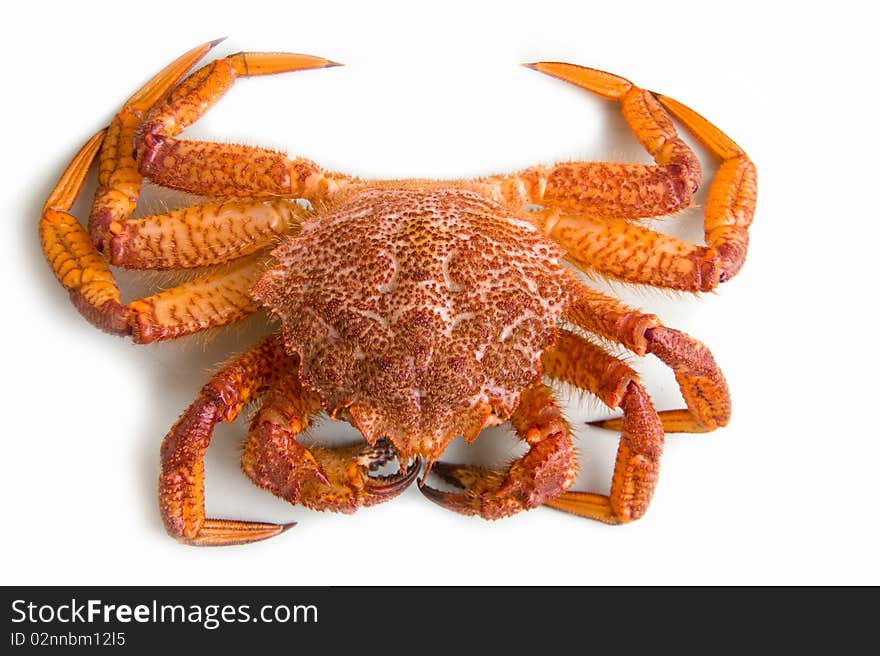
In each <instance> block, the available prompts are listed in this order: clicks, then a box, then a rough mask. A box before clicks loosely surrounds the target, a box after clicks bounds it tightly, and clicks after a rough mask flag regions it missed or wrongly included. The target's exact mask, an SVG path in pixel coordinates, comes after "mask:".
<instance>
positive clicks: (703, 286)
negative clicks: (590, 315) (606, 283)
mask: <svg viewBox="0 0 880 656" xmlns="http://www.w3.org/2000/svg"><path fill="white" fill-rule="evenodd" d="M527 218H529V220H531V221H533V222H534V223H535V224H536V225H537V226H538V227H539V228H540V229H541V230H542V231H543V232H544V233H545V234H546V235H548V236H549V237H550V238H551V239H553V240H554V241H555V242H557V243H558V244H559V245H561V246H562V247H563V248H564V249H565V251H566V255H567V258H568V259H569V260H570V261H571V262H572V263H574V264H575V265H577V266H578V267H579V268H580V269H581V270H583V271H584V272H586V273H587V274H590V273H599V274H601V275H603V276H607V277H609V278H614V279H616V280H621V281H623V282H630V283H639V284H645V285H653V286H655V287H664V288H666V289H678V290H681V291H690V292H698V291H709V290H711V289H714V288H715V287H716V286H717V284H718V261H717V260H718V258H717V255H716V254H715V253H714V252H713V251H712V250H711V249H708V248H706V247H705V246H695V245H694V244H689V243H687V242H685V241H682V240H681V239H676V238H675V237H670V236H668V235H664V234H661V233H659V232H655V231H654V230H651V229H649V228H645V227H643V226H640V225H637V224H635V223H632V222H630V221H627V220H625V219H616V218H605V217H602V218H599V217H594V216H591V215H590V214H585V213H579V214H570V213H562V212H560V211H559V210H544V211H541V212H530V213H528V215H527Z"/></svg>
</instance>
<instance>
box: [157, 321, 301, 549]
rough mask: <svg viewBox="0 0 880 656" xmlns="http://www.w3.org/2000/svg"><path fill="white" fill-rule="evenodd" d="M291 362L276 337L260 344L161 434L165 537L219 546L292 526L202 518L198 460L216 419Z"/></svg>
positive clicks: (231, 414)
mask: <svg viewBox="0 0 880 656" xmlns="http://www.w3.org/2000/svg"><path fill="white" fill-rule="evenodd" d="M293 362H294V360H293V359H292V358H290V357H289V356H288V355H287V354H286V353H285V352H284V345H283V343H282V341H281V339H280V338H278V337H272V338H269V339H267V340H265V341H263V342H261V343H260V344H258V345H257V346H255V347H254V348H252V349H251V350H250V351H247V352H246V353H244V354H243V355H241V356H239V357H237V358H236V359H234V360H233V361H232V362H230V363H229V364H228V365H227V366H226V367H225V368H224V369H223V370H222V371H220V372H219V373H217V374H216V375H215V376H214V377H213V378H212V379H211V381H210V382H209V383H208V384H207V385H205V387H204V388H202V391H201V393H200V394H199V397H198V399H196V401H195V402H194V403H193V404H192V405H191V406H190V407H189V408H187V410H186V411H185V412H184V413H183V415H181V417H180V419H178V420H177V423H175V424H174V426H173V427H172V428H171V430H170V432H169V433H168V435H166V436H165V439H164V440H163V442H162V451H161V453H162V473H161V474H160V476H159V508H160V510H161V513H162V520H163V521H164V523H165V528H166V530H167V531H168V533H169V534H170V535H171V536H173V537H175V538H177V539H178V540H180V541H182V542H186V543H188V544H194V545H201V546H219V545H229V544H243V543H247V542H254V541H256V540H263V539H265V538H268V537H272V536H273V535H278V534H279V533H281V532H282V531H285V530H287V529H288V528H290V527H291V526H293V524H286V525H283V524H267V523H261V522H241V521H233V520H225V519H207V518H206V517H205V487H204V478H205V471H204V462H203V458H204V455H205V451H206V450H207V448H208V445H209V444H210V442H211V434H212V432H213V430H214V426H215V425H216V424H217V422H219V421H233V420H234V419H235V417H236V416H237V415H238V413H239V412H240V410H241V409H242V408H243V407H244V406H245V405H246V404H247V403H249V402H250V401H252V400H254V399H255V398H257V397H258V396H260V395H261V394H263V393H264V392H265V391H266V389H267V388H268V387H270V386H271V385H273V384H274V383H275V381H276V380H277V379H278V378H279V376H280V375H282V374H283V373H286V372H288V371H289V369H290V367H291V365H292V363H293Z"/></svg>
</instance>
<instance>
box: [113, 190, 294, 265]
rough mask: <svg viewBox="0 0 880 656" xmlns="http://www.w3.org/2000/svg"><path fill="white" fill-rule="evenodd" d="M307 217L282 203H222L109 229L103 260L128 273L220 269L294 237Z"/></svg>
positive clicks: (117, 225) (117, 224) (177, 211)
mask: <svg viewBox="0 0 880 656" xmlns="http://www.w3.org/2000/svg"><path fill="white" fill-rule="evenodd" d="M306 216H307V212H306V211H305V210H304V209H302V208H301V207H299V206H298V205H297V204H296V203H293V202H289V201H286V200H251V201H226V202H220V203H210V204H206V205H197V206H194V207H186V208H183V209H179V210H174V211H172V212H168V213H167V214H158V215H153V216H145V217H143V218H139V219H129V220H127V221H114V222H113V223H111V224H110V226H109V233H110V238H109V242H108V243H109V248H108V253H107V255H108V257H109V259H110V263H111V264H115V265H116V266H122V267H125V268H127V269H189V268H194V267H204V266H211V265H214V264H223V263H225V262H229V261H230V260H234V259H237V258H240V257H243V256H245V255H249V254H251V253H254V252H256V251H258V250H261V249H263V248H266V247H267V246H270V245H271V244H273V243H275V242H276V241H277V240H278V237H279V236H281V235H286V234H291V233H294V232H295V231H296V230H297V229H298V228H299V226H300V225H301V224H302V223H303V222H304V221H305V218H306Z"/></svg>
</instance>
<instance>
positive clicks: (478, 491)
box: [419, 462, 528, 519]
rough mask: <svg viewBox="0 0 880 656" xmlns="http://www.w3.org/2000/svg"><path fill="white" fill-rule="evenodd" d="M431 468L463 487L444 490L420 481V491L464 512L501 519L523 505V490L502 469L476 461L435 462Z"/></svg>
mask: <svg viewBox="0 0 880 656" xmlns="http://www.w3.org/2000/svg"><path fill="white" fill-rule="evenodd" d="M431 471H432V472H433V473H435V474H437V475H438V476H439V477H440V478H441V479H443V480H444V481H446V482H447V483H449V484H451V485H454V486H456V487H458V488H461V489H462V490H464V491H463V492H458V493H456V492H443V491H441V490H438V489H436V488H433V487H431V486H430V485H427V484H426V483H425V482H424V480H422V481H419V491H420V492H421V493H422V494H424V495H425V496H426V497H428V498H429V499H430V500H431V501H433V502H434V503H436V504H438V505H440V506H443V507H444V508H447V509H449V510H454V511H455V512H457V513H461V514H462V515H480V516H481V517H483V518H484V519H500V518H502V517H507V516H508V515H512V514H514V513H516V512H519V511H520V510H524V509H525V508H526V507H528V506H527V505H524V503H523V501H522V499H521V498H520V494H518V493H517V490H515V489H513V488H514V487H516V486H515V485H511V484H505V483H507V482H508V481H507V477H506V476H505V475H504V473H503V472H500V471H496V470H493V469H483V468H482V467H475V466H473V465H454V464H451V463H448V462H436V463H434V465H433V467H432V468H431Z"/></svg>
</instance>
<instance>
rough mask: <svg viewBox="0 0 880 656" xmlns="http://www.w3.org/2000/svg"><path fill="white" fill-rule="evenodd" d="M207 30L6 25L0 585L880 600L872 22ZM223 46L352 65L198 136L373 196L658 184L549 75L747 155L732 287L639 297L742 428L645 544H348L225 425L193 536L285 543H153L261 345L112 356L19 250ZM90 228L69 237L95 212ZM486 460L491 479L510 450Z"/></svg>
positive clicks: (438, 19) (197, 25) (531, 17)
mask: <svg viewBox="0 0 880 656" xmlns="http://www.w3.org/2000/svg"><path fill="white" fill-rule="evenodd" d="M192 4H194V3H182V2H161V1H158V0H151V1H150V2H147V3H119V2H113V3H89V4H85V3H66V4H62V3H58V5H54V4H45V3H36V2H31V3H24V4H22V5H21V6H20V7H19V8H18V9H17V12H18V13H8V14H7V15H6V16H5V17H4V20H3V25H2V27H0V30H2V32H3V34H2V43H3V49H4V53H5V56H4V62H5V67H4V75H3V89H4V90H3V101H2V103H0V111H2V116H3V121H2V126H3V128H2V137H0V139H2V153H0V167H2V176H0V180H2V185H0V203H2V206H0V207H2V211H0V216H2V230H3V235H2V239H0V243H2V247H3V249H4V253H3V257H2V258H0V266H2V267H3V276H2V280H3V283H4V289H5V293H4V300H5V303H4V308H3V313H4V321H3V322H2V324H0V325H2V331H3V334H2V338H0V342H2V344H3V356H4V357H3V362H4V365H5V366H4V369H3V378H2V385H3V395H2V399H3V411H4V414H5V419H4V430H3V434H2V441H3V442H2V443H3V450H2V453H3V461H4V465H3V475H2V477H0V481H2V491H0V499H2V504H3V512H2V521H3V539H2V544H3V549H2V552H3V556H2V558H0V582H2V583H4V584H11V583H21V584H48V583H65V584H81V583H94V584H99V583H105V584H138V583H139V584H164V583H168V584H200V583H210V584H225V583H233V584H247V583H254V584H321V585H323V584H385V583H396V584H429V583H439V584H447V583H461V584H470V583H472V584H508V583H511V584H514V583H529V584H532V583H536V584H537V583H546V584H640V583H648V584H660V583H662V584H723V583H732V584H746V583H766V584H802V583H804V584H805V583H820V584H824V583H850V584H859V583H871V584H875V585H876V584H878V583H880V575H878V574H880V568H878V565H877V558H876V554H877V548H878V540H877V537H878V528H877V523H878V509H877V503H878V494H877V484H876V481H875V476H876V471H877V465H878V455H880V450H878V437H880V430H878V427H877V421H878V410H877V407H878V402H877V399H876V380H875V378H874V370H875V369H876V355H875V353H876V347H875V342H876V338H877V333H876V325H877V324H876V320H875V318H874V317H875V314H876V307H877V298H876V291H875V283H874V278H875V275H874V274H875V271H876V265H875V263H874V262H875V261H876V258H877V254H876V245H877V243H878V229H877V223H878V219H880V216H878V212H877V208H878V203H877V200H876V198H877V191H876V190H877V185H878V183H877V174H876V166H875V165H874V162H875V161H876V160H875V151H876V147H877V143H876V132H875V131H876V102H875V97H876V90H875V80H876V70H875V68H874V65H876V62H877V61H878V57H877V49H876V47H875V46H874V45H873V44H874V42H875V37H874V36H873V35H870V34H868V32H867V30H868V25H869V21H868V19H867V16H866V15H864V12H866V11H867V9H857V8H856V5H855V3H852V6H851V5H850V3H846V2H838V3H833V4H832V5H828V4H827V3H824V4H823V5H822V7H830V9H822V10H821V11H820V10H818V9H814V8H812V7H811V6H810V3H802V4H800V5H798V7H797V9H792V10H791V11H789V10H787V9H777V8H776V5H774V4H771V3H767V2H761V3H751V2H736V3H733V2H731V3H726V4H725V3H715V4H712V3H705V2H693V3H686V2H663V3H658V2H651V3H647V2H646V3H640V2H626V3H595V4H596V5H597V6H595V7H594V6H592V5H593V4H594V3H589V2H570V3H562V2H549V1H547V0H544V1H542V2H534V3H519V2H503V3H478V2H466V3H457V2H449V1H446V2H443V3H437V4H436V5H434V4H431V5H425V6H424V7H419V6H418V3H380V2H375V1H373V2H367V3H359V4H354V3H350V6H349V3H343V2H338V1H337V2H332V3H331V2H327V3H311V4H309V3H298V2H278V3H264V2H257V1H255V0H250V1H248V2H211V3H209V4H208V3H205V5H206V6H205V7H204V8H202V9H197V8H194V7H193V6H192ZM612 5H614V6H618V7H621V8H620V9H614V8H611V6H612ZM861 6H862V7H867V5H864V4H862V5H861ZM224 35H226V36H228V37H229V38H228V40H227V41H226V42H224V43H223V44H222V45H221V46H220V47H219V48H217V50H216V51H215V53H216V54H217V55H224V54H231V53H233V52H237V51H239V50H247V49H250V50H291V51H296V52H307V53H311V54H317V55H321V56H324V57H327V58H330V59H333V60H337V61H341V62H344V63H346V64H347V66H346V67H345V68H336V69H331V70H326V71H317V72H304V73H297V74H294V75H288V76H281V77H276V78H264V79H256V80H244V81H241V82H240V83H239V84H238V85H237V86H236V88H235V89H234V90H233V91H232V92H231V93H230V94H229V95H228V96H227V98H225V99H224V100H223V101H222V102H221V103H220V105H219V106H218V107H217V108H216V109H215V110H213V111H212V112H211V113H210V114H209V116H208V117H206V118H205V119H204V120H203V121H202V122H201V123H199V124H198V125H197V126H196V127H195V128H194V129H192V130H191V131H190V134H193V135H197V136H199V137H200V138H212V139H217V140H229V141H238V142H244V143H252V144H264V145H269V146H273V147H277V148H280V149H284V150H286V151H289V152H291V153H294V154H299V155H305V156H308V157H312V158H314V159H316V160H317V161H319V162H320V163H321V164H323V165H325V166H326V167H328V168H334V169H342V170H345V171H348V172H350V173H354V174H358V175H362V176H366V177H386V176H395V177H414V176H433V177H463V176H473V175H481V174H486V173H490V172H496V171H506V170H512V169H517V168H520V167H524V166H528V165H531V164H536V163H552V162H553V161H554V160H560V159H570V158H584V159H614V160H619V161H647V158H646V156H645V155H644V153H643V152H642V151H641V150H640V148H639V147H638V145H637V144H636V142H635V140H634V139H633V138H632V137H631V136H630V135H629V134H628V133H627V131H626V128H625V126H624V124H623V122H622V120H621V119H620V117H619V114H618V111H617V108H616V107H615V106H614V104H613V103H609V102H607V101H600V100H596V99H594V98H592V97H590V96H589V95H588V94H585V93H583V92H581V91H578V90H576V89H573V88H570V87H568V86H566V85H564V84H562V83H560V82H558V81H556V80H552V79H550V78H547V77H544V76H541V75H539V74H538V73H536V72H534V71H531V70H528V69H524V68H521V67H519V66H517V64H519V63H522V62H530V61H536V60H542V59H543V60H561V61H569V62H574V63H579V64H584V65H589V66H593V67H597V68H603V69H606V70H610V71H613V72H617V73H620V74H622V75H625V76H627V77H629V78H630V79H632V80H633V81H635V82H636V83H637V84H640V85H643V86H645V87H647V88H650V89H654V90H657V91H661V92H663V93H665V94H667V95H670V96H673V97H675V98H677V99H679V100H681V101H683V102H685V103H687V104H688V105H690V106H692V107H693V108H695V109H696V110H697V111H699V112H701V113H703V114H705V115H706V116H707V117H708V118H709V119H710V120H712V121H713V122H715V123H716V124H717V125H718V126H720V127H721V128H722V129H724V130H725V131H727V132H728V134H730V135H731V137H733V138H734V139H735V140H736V141H737V142H739V143H740V144H741V145H742V146H743V147H744V148H745V149H746V150H747V151H748V153H749V154H750V155H751V157H752V158H753V159H754V161H755V162H756V164H757V167H758V171H759V185H760V192H759V201H758V211H757V214H756V217H755V223H754V229H753V231H752V235H753V237H752V247H751V250H750V255H749V260H748V262H747V264H746V266H745V268H744V270H743V271H742V273H741V274H740V275H739V276H738V277H736V278H735V279H734V280H733V281H732V282H730V283H728V284H726V285H724V286H723V287H722V288H721V289H720V290H719V291H718V293H716V294H708V295H704V296H703V297H702V298H699V299H696V298H690V297H684V296H678V297H677V296H675V295H671V294H660V293H657V292H647V291H639V292H635V293H630V292H627V293H626V298H627V299H628V300H629V301H630V302H632V303H635V304H638V305H640V306H642V307H644V308H645V309H648V310H650V311H653V312H657V313H659V314H661V316H662V317H663V318H664V320H665V321H666V323H667V324H669V325H673V326H676V327H679V328H682V329H684V330H686V331H688V332H689V333H691V334H693V335H694V336H696V337H697V338H698V339H700V340H702V341H704V342H705V343H706V344H707V345H709V346H710V347H711V348H712V350H713V352H714V354H715V356H716V358H717V360H718V361H719V363H720V364H721V365H722V367H723V368H724V371H725V373H726V375H727V377H728V380H729V382H730V385H731V389H732V393H733V401H734V414H733V420H732V422H731V424H730V426H729V427H728V428H726V429H724V430H721V431H718V432H716V433H714V434H710V435H703V436H690V437H688V436H671V437H670V438H669V440H668V442H667V449H666V453H665V456H664V461H663V470H662V475H661V482H660V485H659V487H658V488H657V492H656V495H655V500H654V502H653V504H652V506H651V508H650V509H649V511H648V514H647V515H646V517H645V518H644V519H642V520H641V521H639V522H636V523H634V524H632V525H629V526H626V527H618V528H611V527H607V526H603V525H600V524H598V523H592V522H589V521H586V520H582V519H579V518H576V517H572V516H568V515H565V514H562V513H558V512H555V511H552V510H548V509H540V510H536V511H533V512H529V513H524V514H521V515H519V516H516V517H514V518H511V519H507V520H504V521H499V522H494V523H488V522H483V521H482V520H479V519H472V518H464V517H460V516H458V515H455V514H453V513H450V512H448V511H445V510H443V509H441V508H439V507H438V506H435V505H433V504H431V503H429V502H428V501H427V500H425V499H423V498H422V497H421V495H420V494H419V492H418V491H417V489H415V487H413V488H412V489H410V490H408V491H407V493H406V494H405V495H403V496H402V497H400V498H398V499H397V500H395V501H393V502H391V503H388V504H385V505H383V506H379V507H375V508H371V509H366V510H363V511H361V512H359V513H357V514H356V515H354V516H344V515H332V514H327V513H314V512H310V511H307V510H304V509H302V508H294V507H290V506H288V505H287V504H285V503H284V502H281V501H279V500H277V499H275V498H273V497H272V496H271V495H269V494H268V493H265V492H263V491H261V490H259V489H257V488H255V487H254V486H252V485H251V484H250V482H249V481H248V480H247V479H246V478H245V477H244V475H243V474H241V472H240V470H239V469H238V452H239V446H240V439H241V437H242V436H243V432H244V426H243V425H242V424H237V425H234V426H231V427H227V426H223V427H220V428H218V430H217V432H216V435H215V443H214V445H213V446H212V447H211V449H210V451H209V457H208V509H209V513H210V514H211V515H212V516H222V517H230V518H243V519H253V520H270V521H281V522H287V521H291V520H296V521H298V522H299V525H298V526H297V527H296V528H294V529H293V530H291V531H289V532H288V533H285V534H284V535H283V536H280V537H277V538H274V539H272V540H269V541H266V542H262V543H259V544H254V545H250V546H245V547H233V548H226V549H214V550H210V549H194V548H190V547H186V546H183V545H179V544H178V543H176V542H175V541H173V540H172V539H170V538H169V537H167V536H166V534H165V533H164V530H163V529H162V525H161V522H160V519H159V515H158V510H157V506H156V501H155V496H156V490H155V486H156V476H157V467H158V451H159V444H160V441H161V439H162V436H163V435H164V434H165V432H166V431H167V429H168V427H169V426H170V425H171V424H172V423H173V422H174V420H175V418H176V417H177V415H178V414H179V413H180V412H181V411H182V410H183V409H184V408H185V407H186V406H187V405H188V404H189V403H190V402H191V400H192V399H193V398H194V396H195V394H196V392H197V390H198V389H199V387H200V386H201V384H202V383H203V382H204V381H205V379H206V377H207V374H208V372H209V371H210V370H211V368H212V367H214V366H215V365H216V364H217V363H218V362H220V361H221V360H222V359H223V358H224V357H226V356H227V355H228V354H230V353H233V352H235V351H236V350H239V349H242V348H244V347H246V346H247V345H248V344H249V343H251V341H252V340H253V339H254V338H253V336H252V333H254V329H253V326H251V328H243V329H239V330H231V331H227V332H225V333H223V334H222V335H221V336H220V337H217V338H215V339H213V340H211V341H209V342H205V340H202V339H195V340H193V339H190V340H187V341H186V342H184V343H170V344H161V345H158V346H148V347H144V346H135V345H132V344H131V343H130V342H127V341H126V340H123V339H120V338H114V337H110V336H107V335H105V334H102V333H100V332H99V331H97V330H95V329H94V328H92V327H91V326H90V325H89V324H87V323H86V322H85V321H84V320H83V319H82V318H81V317H80V316H79V315H78V314H77V313H76V312H75V310H74V309H73V308H72V306H70V304H69V303H68V301H67V296H66V294H65V293H64V291H63V290H62V288H61V287H60V285H58V283H57V282H56V281H55V279H54V278H53V276H52V275H51V273H50V271H49V268H48V267H47V266H46V264H45V262H44V261H43V258H42V255H41V253H40V250H39V246H38V241H37V231H36V226H37V221H38V218H39V210H40V207H41V204H42V202H43V200H44V199H45V197H46V195H47V194H48V193H49V191H50V189H51V188H52V186H53V185H54V183H55V181H56V180H57V177H58V175H59V174H60V173H61V171H62V170H63V169H64V167H65V166H66V164H67V162H68V161H69V160H70V158H71V156H72V155H73V154H74V153H75V152H76V150H77V149H78V148H79V146H80V145H81V144H82V143H83V142H84V141H85V139H86V138H87V137H88V136H89V135H91V134H93V133H94V132H95V131H96V130H98V129H99V128H100V127H101V126H103V125H105V124H106V123H107V122H108V121H109V119H110V118H111V116H112V114H113V113H114V112H115V111H116V109H117V108H118V107H119V106H120V104H121V103H122V102H123V101H124V100H125V98H126V97H127V96H128V95H129V94H130V93H132V92H133V91H134V90H135V89H136V88H137V87H138V86H139V85H140V84H142V83H143V82H144V81H145V80H146V79H148V78H149V77H150V76H151V75H152V74H153V73H154V72H155V71H157V70H158V69H159V68H161V67H162V66H164V65H165V64H166V63H167V62H169V61H170V60H171V59H173V58H174V57H176V56H177V55H178V54H180V53H181V52H183V51H185V50H187V49H188V48H190V47H192V46H193V45H195V44H197V43H199V42H203V41H207V40H210V39H213V38H216V37H218V36H224ZM212 56H214V54H212ZM869 64H871V68H869ZM703 155H705V154H703ZM704 162H706V179H707V180H708V178H709V176H710V175H711V172H712V170H713V168H712V162H711V160H710V159H706V158H705V156H704ZM161 202H162V199H161V198H160V199H159V200H155V199H154V200H152V201H149V200H147V202H145V203H144V205H145V206H146V209H148V210H149V209H153V210H155V209H157V207H161ZM77 211H78V212H79V215H80V216H82V217H84V216H85V215H86V213H87V202H83V203H80V204H79V205H78V206H77ZM700 217H701V215H700V210H699V209H696V210H691V211H688V212H685V213H683V214H682V215H680V216H678V217H675V218H672V219H669V220H667V221H666V223H665V225H666V226H668V228H669V230H671V231H673V232H676V233H677V234H683V235H686V236H689V237H691V238H694V239H699V238H700V234H701V233H700V220H701V218H700ZM133 280H134V278H133V277H131V276H124V277H123V284H124V286H125V289H126V290H127V291H128V292H129V293H134V291H135V290H137V289H147V288H148V287H149V286H150V285H146V286H145V285H143V284H140V286H138V283H136V282H133ZM154 282H155V281H152V282H151V284H152V283H154ZM128 298H131V296H129V297H128ZM257 323H259V322H257ZM257 328H258V327H257ZM637 364H638V366H640V367H641V368H642V371H643V372H644V378H645V381H646V384H647V386H648V388H649V391H650V392H651V393H652V395H653V396H654V398H655V401H656V403H657V405H658V406H659V407H661V408H670V407H677V406H679V405H680V403H681V401H680V399H679V398H678V397H677V392H676V388H675V385H674V381H673V379H672V376H671V375H670V374H669V372H668V371H667V370H665V369H664V368H663V367H662V366H659V365H658V364H657V363H656V362H651V361H646V362H644V363H637ZM603 413H605V411H604V410H603V409H602V408H600V407H598V406H597V405H596V404H592V405H591V404H575V405H574V406H573V407H572V408H571V410H570V418H571V419H572V421H573V422H574V423H575V424H578V425H579V426H582V425H583V421H584V420H585V419H586V418H595V417H599V416H602V415H603ZM329 428H331V429H335V428H336V427H335V426H330V427H329ZM496 438H497V439H496V440H494V441H495V442H499V443H500V444H501V445H502V446H501V453H504V452H505V450H507V451H510V450H511V449H512V448H513V445H512V442H511V441H510V440H509V438H505V437H503V436H502V437H500V438H499V437H498V436H497V434H496ZM490 440H492V437H491V436H487V437H485V438H484V442H485V444H488V443H489V441H490ZM615 443H616V440H615V438H614V436H613V435H612V434H608V433H605V432H602V431H595V430H588V429H586V428H583V427H579V428H578V445H579V448H580V449H581V452H582V460H583V461H584V475H583V476H582V477H581V480H580V481H579V485H580V486H582V487H590V488H592V489H595V490H602V489H603V488H604V487H605V486H607V481H608V477H609V472H610V467H611V461H612V458H613V451H614V446H615ZM478 444H483V442H479V443H478ZM456 448H457V447H456ZM456 455H461V456H462V457H466V456H467V454H465V453H463V452H462V451H461V450H457V451H456ZM484 456H485V454H484ZM489 457H490V458H491V457H493V456H491V455H490V456H489ZM494 457H496V458H497V457H498V456H497V452H496V455H495V456H494Z"/></svg>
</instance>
